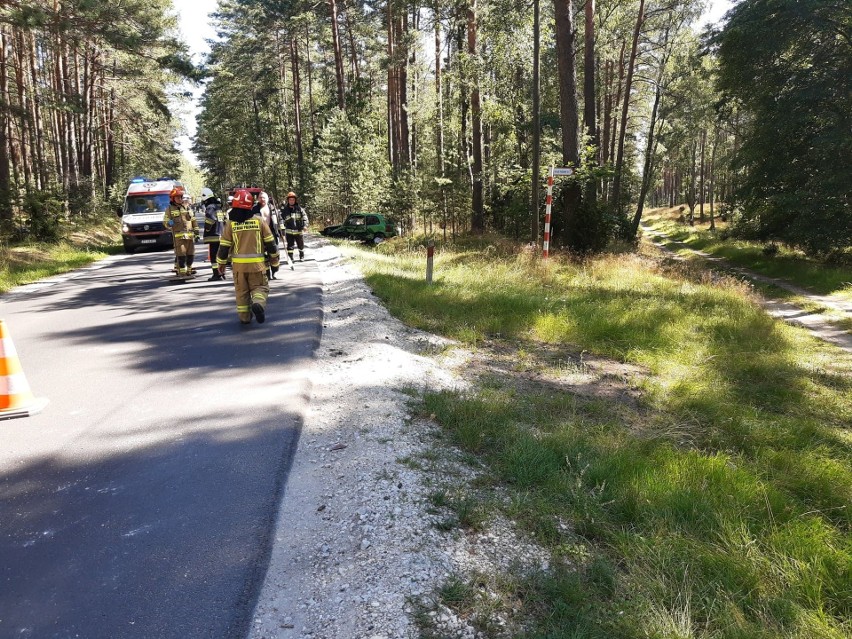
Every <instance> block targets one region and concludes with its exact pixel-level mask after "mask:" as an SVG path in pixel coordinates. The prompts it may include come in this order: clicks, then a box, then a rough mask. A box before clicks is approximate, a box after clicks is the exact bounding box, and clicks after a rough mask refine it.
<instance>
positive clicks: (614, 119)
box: [608, 42, 627, 200]
mask: <svg viewBox="0 0 852 639" xmlns="http://www.w3.org/2000/svg"><path fill="white" fill-rule="evenodd" d="M626 47H627V43H626V42H622V43H621V52H620V53H619V55H618V86H617V87H616V89H615V101H614V102H613V105H612V108H613V116H612V134H611V135H610V138H609V161H610V162H613V163H614V162H615V145H616V142H617V140H618V118H617V117H616V113H617V111H618V107H619V106H621V92H622V90H623V89H624V67H625V62H624V50H625V48H626ZM609 195H610V197H609V198H608V200H611V199H612V193H611V192H610V194H609Z"/></svg>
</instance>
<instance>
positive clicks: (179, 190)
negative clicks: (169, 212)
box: [169, 186, 183, 204]
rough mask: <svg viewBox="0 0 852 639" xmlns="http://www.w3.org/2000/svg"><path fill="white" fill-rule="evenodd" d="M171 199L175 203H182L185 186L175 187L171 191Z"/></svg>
mask: <svg viewBox="0 0 852 639" xmlns="http://www.w3.org/2000/svg"><path fill="white" fill-rule="evenodd" d="M169 199H170V200H171V201H172V202H174V203H175V204H180V202H181V200H182V199H183V187H182V186H176V187H174V188H173V189H172V190H171V192H170V193H169Z"/></svg>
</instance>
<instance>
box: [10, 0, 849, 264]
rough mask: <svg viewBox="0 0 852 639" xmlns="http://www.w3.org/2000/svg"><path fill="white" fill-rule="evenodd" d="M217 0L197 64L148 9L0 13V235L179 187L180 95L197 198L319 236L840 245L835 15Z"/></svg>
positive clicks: (171, 24)
mask: <svg viewBox="0 0 852 639" xmlns="http://www.w3.org/2000/svg"><path fill="white" fill-rule="evenodd" d="M704 8H705V7H704V6H703V4H702V3H701V2H700V1H699V0H586V1H585V2H581V1H580V0H554V2H552V3H541V2H540V0H487V1H483V0H467V1H465V2H449V1H446V0H427V1H426V2H423V3H421V2H419V1H417V0H406V1H400V0H386V1H381V2H379V1H364V2H357V1H356V0H328V1H327V2H321V3H308V2H303V1H301V0H289V1H281V0H275V1H273V0H256V1H252V2H248V1H244V0H220V2H219V5H218V10H217V12H216V13H215V14H213V16H212V18H211V19H212V20H214V22H215V27H216V31H217V34H218V37H217V39H216V41H214V42H212V43H211V48H212V52H211V54H210V56H209V59H208V60H207V61H206V63H205V64H204V65H202V66H194V65H193V64H192V63H191V61H190V58H189V55H188V51H187V47H186V45H185V43H184V42H182V38H181V33H180V30H179V28H178V21H177V18H176V13H175V10H174V7H173V6H172V5H171V3H170V2H169V0H150V1H148V2H141V1H139V0H134V1H131V2H123V3H107V2H104V1H96V2H84V1H83V0H71V1H60V0H52V1H51V2H48V1H47V0H28V1H26V2H22V1H21V0H10V1H7V2H5V3H4V4H3V6H2V8H0V228H2V234H3V236H4V237H7V238H12V239H26V238H27V237H34V238H38V239H49V238H50V237H51V235H52V234H53V233H55V229H56V228H57V227H58V226H60V225H61V223H62V220H63V219H66V220H67V219H70V218H73V217H75V216H81V215H85V214H87V213H88V212H91V211H95V210H98V209H110V208H111V207H113V206H114V205H115V204H116V203H117V202H118V201H119V200H120V198H121V196H122V195H123V191H124V189H125V188H126V184H127V181H128V180H129V178H130V177H132V176H134V175H138V174H144V175H154V174H160V175H167V174H170V175H175V174H180V173H181V172H183V171H184V170H185V168H186V167H185V166H184V167H182V163H183V164H185V161H182V158H181V154H180V152H179V151H178V149H177V147H176V144H175V137H176V136H177V135H178V134H179V133H180V123H179V122H178V120H177V119H176V117H175V113H174V105H175V104H178V103H180V101H181V100H183V101H186V100H187V99H188V89H187V88H188V87H191V86H192V85H193V84H195V85H196V86H203V87H204V94H203V97H202V105H201V106H202V108H201V112H200V114H199V116H198V130H197V135H196V137H195V139H194V152H195V154H196V156H197V157H198V160H199V162H200V165H201V169H202V171H203V172H204V173H205V175H206V178H207V185H208V186H210V187H211V188H213V189H214V190H216V191H218V192H221V191H223V190H225V189H227V188H229V187H231V186H233V185H236V184H257V185H262V186H264V187H265V188H267V189H268V190H269V191H270V192H271V193H273V195H276V196H280V195H281V194H283V193H286V192H287V191H288V190H291V189H292V190H295V191H297V192H298V193H300V194H301V198H302V201H303V202H304V203H305V204H306V205H307V206H308V207H309V210H311V212H312V217H313V218H314V219H315V220H319V221H320V223H321V222H322V221H325V220H332V221H338V220H340V219H341V217H343V216H344V215H346V214H347V213H349V212H352V211H356V210H358V211H368V210H374V211H381V212H385V213H388V214H391V215H392V216H394V217H395V218H396V219H397V220H398V221H399V223H400V224H401V225H402V226H403V227H404V228H405V229H406V230H408V231H415V230H416V231H417V232H422V233H427V234H435V235H436V236H440V237H443V238H444V239H447V238H454V237H456V236H458V235H459V234H465V233H469V232H472V233H474V234H480V233H484V232H496V233H499V234H502V235H504V236H507V237H509V238H512V239H515V240H517V241H519V242H525V243H530V242H535V243H538V244H540V242H541V239H542V234H543V221H544V220H543V217H544V199H545V197H544V193H545V186H546V179H547V173H548V169H549V167H551V166H556V167H571V168H572V169H573V170H574V171H573V175H572V176H570V177H567V178H557V180H556V183H555V190H554V204H553V229H552V234H551V241H552V244H553V246H554V247H556V248H557V249H558V248H562V249H565V250H570V251H575V252H578V253H580V254H583V253H587V252H597V251H600V250H603V249H605V248H606V247H607V246H609V245H611V244H612V243H623V242H633V241H635V239H636V237H637V235H638V234H639V233H640V222H641V220H642V216H643V212H644V211H645V210H646V209H647V208H649V207H654V206H662V205H666V206H675V205H680V204H682V205H683V206H684V219H685V220H686V221H692V220H701V221H704V220H709V221H710V223H711V225H712V224H714V222H715V221H716V220H719V219H722V220H725V221H727V222H729V224H728V225H726V231H725V232H726V233H729V234H731V236H733V237H740V238H745V239H751V240H755V241H758V242H764V243H767V244H772V243H782V244H785V245H788V246H791V247H795V248H797V249H801V250H803V251H805V252H806V253H808V254H810V255H813V256H816V257H819V258H824V259H834V260H837V259H840V260H846V259H848V255H849V249H850V246H852V208H851V207H852V202H850V200H852V172H850V171H849V170H848V167H849V166H850V164H852V133H850V131H852V7H850V5H849V3H846V2H841V1H838V0H798V1H793V0H751V1H743V2H740V3H738V4H735V5H734V8H733V9H732V10H731V11H730V12H729V14H728V15H727V16H726V17H725V19H724V20H723V21H722V23H721V24H720V25H719V26H718V27H717V28H715V29H708V30H705V31H704V32H696V27H695V25H696V24H697V19H698V17H699V16H700V15H701V13H702V11H703V10H704Z"/></svg>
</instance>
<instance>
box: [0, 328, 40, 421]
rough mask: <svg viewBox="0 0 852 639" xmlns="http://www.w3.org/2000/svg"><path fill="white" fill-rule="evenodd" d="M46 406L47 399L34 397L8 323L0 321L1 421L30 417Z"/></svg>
mask: <svg viewBox="0 0 852 639" xmlns="http://www.w3.org/2000/svg"><path fill="white" fill-rule="evenodd" d="M46 405H47V400H46V399H44V398H36V397H34V396H33V393H32V391H31V390H30V385H29V383H28V382H27V377H26V375H24V371H23V369H22V368H21V362H20V360H18V353H17V351H15V345H14V343H12V338H11V336H10V335H9V332H8V330H7V329H6V322H5V321H3V320H0V419H12V418H13V417H29V416H30V415H35V414H36V413H37V412H39V411H40V410H41V409H43V408H44V407H45V406H46Z"/></svg>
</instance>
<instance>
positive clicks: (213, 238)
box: [201, 188, 225, 282]
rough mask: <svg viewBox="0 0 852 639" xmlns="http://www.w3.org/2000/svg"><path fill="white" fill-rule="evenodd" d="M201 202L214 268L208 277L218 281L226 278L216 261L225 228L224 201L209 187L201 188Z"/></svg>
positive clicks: (207, 243) (207, 241)
mask: <svg viewBox="0 0 852 639" xmlns="http://www.w3.org/2000/svg"><path fill="white" fill-rule="evenodd" d="M201 203H202V204H203V205H204V243H205V244H206V245H207V250H208V255H209V256H210V266H211V267H212V269H213V275H212V276H211V277H209V278H207V281H208V282H216V281H218V280H223V279H225V278H224V277H222V275H221V274H220V273H219V265H218V264H217V263H216V255H217V254H218V253H219V238H220V237H221V236H222V230H223V229H224V228H225V213H224V211H222V201H221V200H220V199H219V198H217V197H216V196H215V195H213V191H211V190H210V189H208V188H203V189H201Z"/></svg>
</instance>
